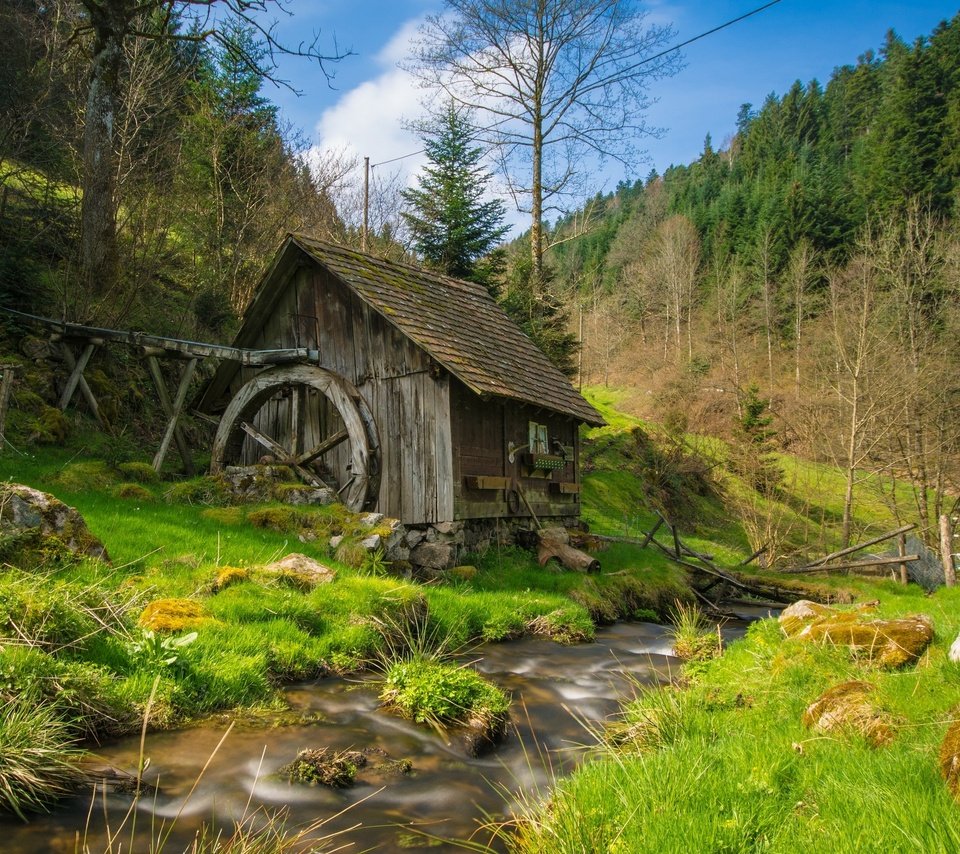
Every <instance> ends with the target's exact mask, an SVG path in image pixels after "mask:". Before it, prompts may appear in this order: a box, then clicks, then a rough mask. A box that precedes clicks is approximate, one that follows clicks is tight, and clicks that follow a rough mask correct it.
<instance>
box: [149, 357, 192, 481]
mask: <svg viewBox="0 0 960 854" xmlns="http://www.w3.org/2000/svg"><path fill="white" fill-rule="evenodd" d="M198 361H199V360H198V359H196V358H192V359H190V360H189V361H188V362H187V364H186V365H185V366H184V368H183V374H182V375H181V377H180V384H179V385H178V386H177V395H176V397H175V398H174V400H173V401H172V402H171V400H170V394H169V392H168V391H167V384H166V382H164V379H163V374H162V373H161V371H160V364H159V363H158V362H157V357H156V356H147V365H148V367H149V369H150V375H151V376H152V377H153V382H154V385H156V387H157V394H158V395H159V397H160V406H161V407H162V409H163V411H164V412H165V413H166V416H167V426H166V429H165V430H164V431H163V439H161V441H160V447H159V448H158V449H157V453H156V454H155V455H154V458H153V468H154V471H156V472H157V473H158V474H159V473H160V469H161V468H162V467H163V461H164V458H165V457H166V456H167V451H168V450H169V448H170V440H171V439H175V440H176V443H177V450H178V451H179V452H180V457H181V458H182V459H183V466H184V469H185V471H186V473H187V475H192V474H193V458H192V457H191V455H190V446H189V445H188V444H187V441H186V439H185V438H184V436H183V432H182V431H181V430H180V427H179V424H178V422H179V420H180V413H181V412H182V410H183V404H184V402H185V401H186V399H187V390H188V389H189V387H190V380H192V379H193V372H194V371H195V370H196V367H197V362H198Z"/></svg>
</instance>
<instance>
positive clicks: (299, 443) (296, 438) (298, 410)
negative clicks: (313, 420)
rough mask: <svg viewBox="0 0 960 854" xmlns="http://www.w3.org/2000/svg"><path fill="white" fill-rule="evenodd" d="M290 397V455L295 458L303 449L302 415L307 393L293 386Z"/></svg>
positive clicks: (299, 387)
mask: <svg viewBox="0 0 960 854" xmlns="http://www.w3.org/2000/svg"><path fill="white" fill-rule="evenodd" d="M292 392H293V393H292V394H291V396H290V453H292V454H293V455H294V456H297V455H298V454H299V453H300V450H301V448H302V447H303V426H304V425H303V414H304V412H305V410H306V400H307V391H306V389H305V388H304V387H303V386H302V385H295V386H294V387H293V389H292Z"/></svg>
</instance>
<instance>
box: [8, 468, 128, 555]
mask: <svg viewBox="0 0 960 854" xmlns="http://www.w3.org/2000/svg"><path fill="white" fill-rule="evenodd" d="M0 538H2V539H10V540H17V541H18V542H20V543H21V544H22V547H23V548H26V549H30V548H43V547H44V546H45V545H49V541H50V540H53V541H54V544H55V545H56V546H58V547H62V548H63V549H66V550H67V551H69V552H71V553H73V554H77V555H83V556H86V557H92V558H98V559H99V560H103V561H109V560H110V557H109V555H107V550H106V549H105V548H104V547H103V543H101V542H100V540H98V539H97V538H96V537H95V536H94V535H93V534H91V533H90V529H89V528H87V523H86V522H84V520H83V516H81V515H80V513H79V512H77V510H75V509H74V508H73V507H69V506H67V505H66V504H64V503H63V502H62V501H60V499H58V498H54V496H52V495H50V494H49V493H46V492H41V491H40V490H38V489H33V488H31V487H29V486H24V485H23V484H19V483H4V484H0ZM45 541H46V542H45Z"/></svg>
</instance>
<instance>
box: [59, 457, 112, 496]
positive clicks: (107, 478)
mask: <svg viewBox="0 0 960 854" xmlns="http://www.w3.org/2000/svg"><path fill="white" fill-rule="evenodd" d="M55 482H56V484H57V486H59V487H61V488H63V489H65V490H67V491H68V492H84V491H86V490H90V489H107V488H109V487H111V486H113V485H114V484H115V483H116V482H117V474H116V472H115V471H114V470H113V469H111V468H110V466H109V465H107V463H105V462H104V461H103V460H83V461H80V462H74V463H67V465H65V466H64V467H63V468H62V469H60V471H59V472H58V473H57V476H56V478H55Z"/></svg>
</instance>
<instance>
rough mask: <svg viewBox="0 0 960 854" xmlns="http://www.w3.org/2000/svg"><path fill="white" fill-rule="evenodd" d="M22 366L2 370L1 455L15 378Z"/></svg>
mask: <svg viewBox="0 0 960 854" xmlns="http://www.w3.org/2000/svg"><path fill="white" fill-rule="evenodd" d="M19 368H20V365H4V366H3V367H2V368H0V372H2V378H0V454H2V453H3V447H4V440H3V437H4V431H5V429H6V425H7V407H8V406H9V405H10V390H11V389H12V388H13V378H14V376H15V375H16V373H17V370H18V369H19Z"/></svg>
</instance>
